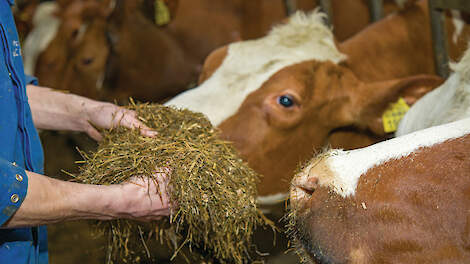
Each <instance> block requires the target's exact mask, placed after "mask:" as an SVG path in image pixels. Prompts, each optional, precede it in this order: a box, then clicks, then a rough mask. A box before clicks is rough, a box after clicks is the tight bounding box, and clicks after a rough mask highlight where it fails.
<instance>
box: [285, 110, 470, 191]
mask: <svg viewBox="0 0 470 264" xmlns="http://www.w3.org/2000/svg"><path fill="white" fill-rule="evenodd" d="M469 133H470V118H467V119H463V120H460V121H456V122H453V123H449V124H445V125H441V126H436V127H431V128H428V129H425V130H421V131H418V132H414V133H411V134H407V135H404V136H401V137H397V138H393V139H390V140H387V141H384V142H381V143H377V144H375V145H372V146H369V147H366V148H362V149H356V150H351V151H343V150H331V151H329V152H327V153H326V154H323V155H322V156H321V157H320V158H319V159H314V160H313V161H312V162H311V164H310V165H309V166H307V167H306V168H305V169H304V170H303V171H302V172H300V173H299V174H298V175H296V177H295V178H294V180H293V188H292V190H291V199H294V200H295V199H302V198H305V196H306V194H305V192H304V191H303V190H310V191H313V190H314V189H315V188H316V187H315V186H312V184H313V185H316V186H319V187H327V188H330V189H332V190H333V191H335V192H336V193H338V194H339V195H341V196H343V197H348V196H353V195H354V194H355V192H356V187H357V183H358V181H359V178H360V177H361V175H364V174H365V173H366V172H367V171H368V170H369V169H371V168H373V167H376V166H379V165H380V164H383V163H385V162H387V161H389V160H393V159H400V158H402V157H406V156H408V155H410V154H411V155H410V156H409V158H410V159H413V155H412V153H413V152H415V151H417V150H418V149H419V148H423V147H431V146H433V145H435V144H439V143H442V142H444V141H446V140H450V139H455V138H459V137H462V136H464V135H467V134H469Z"/></svg>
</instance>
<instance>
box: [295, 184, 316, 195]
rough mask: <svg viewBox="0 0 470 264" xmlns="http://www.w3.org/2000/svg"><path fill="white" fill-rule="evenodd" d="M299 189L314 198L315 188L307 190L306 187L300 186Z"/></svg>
mask: <svg viewBox="0 0 470 264" xmlns="http://www.w3.org/2000/svg"><path fill="white" fill-rule="evenodd" d="M298 188H299V189H300V190H301V191H302V192H304V193H305V194H307V195H308V196H312V194H313V193H314V192H315V188H310V186H309V188H305V187H304V186H298Z"/></svg>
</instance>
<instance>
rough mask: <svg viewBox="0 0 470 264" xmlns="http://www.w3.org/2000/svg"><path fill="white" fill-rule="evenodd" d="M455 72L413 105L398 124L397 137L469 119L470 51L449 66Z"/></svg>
mask: <svg viewBox="0 0 470 264" xmlns="http://www.w3.org/2000/svg"><path fill="white" fill-rule="evenodd" d="M451 68H452V70H453V71H454V73H452V75H451V76H450V77H449V79H447V81H446V82H445V83H444V84H442V85H441V86H440V87H439V88H437V89H435V90H433V91H431V92H429V93H428V94H426V95H425V96H423V97H422V98H421V99H420V100H419V101H418V102H416V103H415V104H414V105H413V106H412V107H411V109H410V110H409V111H408V112H407V113H406V115H405V116H404V117H403V119H402V120H401V122H400V125H399V127H398V130H397V132H396V135H397V136H401V135H405V134H408V133H410V132H413V131H418V130H421V129H424V128H428V127H431V126H436V125H441V124H445V123H449V122H452V121H456V120H460V119H464V118H467V117H470V49H469V50H467V51H466V52H465V54H464V56H463V58H462V60H461V61H460V62H459V63H457V64H452V65H451Z"/></svg>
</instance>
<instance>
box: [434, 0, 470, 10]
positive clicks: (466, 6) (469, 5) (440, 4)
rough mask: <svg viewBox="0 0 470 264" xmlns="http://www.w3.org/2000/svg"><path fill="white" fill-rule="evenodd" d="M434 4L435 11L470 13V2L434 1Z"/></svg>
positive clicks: (455, 0)
mask: <svg viewBox="0 0 470 264" xmlns="http://www.w3.org/2000/svg"><path fill="white" fill-rule="evenodd" d="M432 2H433V7H434V8H435V9H436V8H438V9H456V10H460V11H467V12H470V1H468V0H433V1H432Z"/></svg>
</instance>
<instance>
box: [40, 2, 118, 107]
mask: <svg viewBox="0 0 470 264" xmlns="http://www.w3.org/2000/svg"><path fill="white" fill-rule="evenodd" d="M59 4H60V5H58V7H57V11H56V12H55V16H56V17H57V18H58V20H59V21H60V24H59V25H58V28H57V32H56V34H55V36H54V37H53V38H52V39H51V40H50V43H48V44H47V48H45V50H44V51H42V52H41V53H40V55H39V56H38V58H37V62H35V65H36V67H35V69H34V72H35V75H36V76H37V77H38V79H39V81H40V83H41V85H45V86H49V87H54V88H60V89H67V90H69V91H71V92H73V93H76V94H80V95H85V96H88V97H92V98H98V97H99V96H98V94H99V91H98V89H97V87H98V88H100V87H99V86H100V80H101V78H102V76H103V74H104V71H105V68H106V58H107V56H108V54H109V47H108V43H107V40H106V36H105V29H106V18H107V17H108V16H109V14H110V12H111V11H112V2H111V1H94V0H88V1H85V0H84V1H68V2H67V1H62V2H60V3H59Z"/></svg>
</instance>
